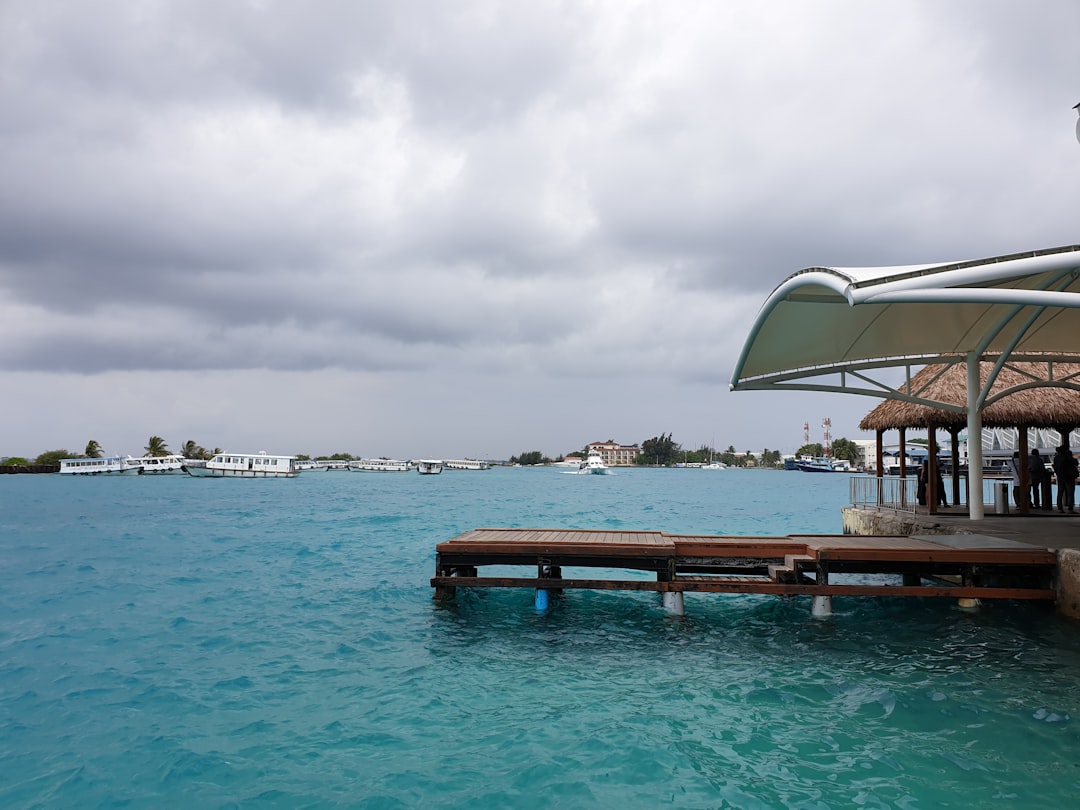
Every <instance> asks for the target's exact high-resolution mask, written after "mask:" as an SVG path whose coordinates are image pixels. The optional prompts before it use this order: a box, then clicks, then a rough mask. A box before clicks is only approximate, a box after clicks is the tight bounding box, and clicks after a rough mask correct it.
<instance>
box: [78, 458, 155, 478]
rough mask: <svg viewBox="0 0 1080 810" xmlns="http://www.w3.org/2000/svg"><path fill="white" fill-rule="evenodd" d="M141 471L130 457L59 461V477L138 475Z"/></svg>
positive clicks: (136, 462)
mask: <svg viewBox="0 0 1080 810" xmlns="http://www.w3.org/2000/svg"><path fill="white" fill-rule="evenodd" d="M141 471H142V467H141V466H139V464H138V461H137V460H136V459H133V458H132V457H131V456H102V457H101V458H62V459H60V474H61V475H138V474H139V473H140V472H141Z"/></svg>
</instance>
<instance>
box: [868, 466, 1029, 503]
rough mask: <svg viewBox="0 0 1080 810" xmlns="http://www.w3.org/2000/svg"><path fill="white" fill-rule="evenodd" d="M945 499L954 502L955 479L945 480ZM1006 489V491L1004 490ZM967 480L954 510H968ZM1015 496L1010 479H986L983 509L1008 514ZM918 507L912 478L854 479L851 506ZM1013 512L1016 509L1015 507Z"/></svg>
mask: <svg viewBox="0 0 1080 810" xmlns="http://www.w3.org/2000/svg"><path fill="white" fill-rule="evenodd" d="M944 483H945V493H946V497H947V498H948V500H949V501H950V502H952V491H953V490H952V478H951V476H945V479H944ZM1002 487H1004V489H1002ZM968 491H969V490H968V478H967V475H966V474H961V476H960V502H959V504H953V506H957V505H960V506H965V505H966V504H967V502H968ZM1011 494H1012V486H1011V482H1010V479H1008V478H999V477H988V478H984V479H983V482H982V493H981V495H982V499H983V505H984V508H985V509H986V511H987V512H989V513H993V512H1007V511H1009V508H1010V507H1009V498H1010V496H1011ZM918 503H919V493H918V479H916V478H915V477H913V476H908V477H906V478H900V477H898V476H895V475H886V476H884V477H883V478H877V477H876V476H873V475H866V476H861V475H856V476H852V477H851V505H852V506H856V507H863V508H874V509H893V510H895V511H897V512H915V510H916V506H917V505H918ZM1012 508H1013V509H1015V508H1016V507H1015V506H1013V507H1012Z"/></svg>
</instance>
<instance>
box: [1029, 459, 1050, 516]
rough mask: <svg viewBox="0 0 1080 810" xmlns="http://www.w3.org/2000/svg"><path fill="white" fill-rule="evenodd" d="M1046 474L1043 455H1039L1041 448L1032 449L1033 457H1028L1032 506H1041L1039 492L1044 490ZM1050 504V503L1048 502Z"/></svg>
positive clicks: (1035, 507) (1034, 507)
mask: <svg viewBox="0 0 1080 810" xmlns="http://www.w3.org/2000/svg"><path fill="white" fill-rule="evenodd" d="M1044 475H1046V465H1045V464H1044V463H1043V457H1042V456H1041V455H1039V448H1038V447H1033V448H1032V449H1031V458H1029V459H1028V478H1029V483H1030V484H1031V508H1032V509H1038V508H1039V493H1040V492H1042V480H1043V476H1044ZM1047 506H1049V504H1047Z"/></svg>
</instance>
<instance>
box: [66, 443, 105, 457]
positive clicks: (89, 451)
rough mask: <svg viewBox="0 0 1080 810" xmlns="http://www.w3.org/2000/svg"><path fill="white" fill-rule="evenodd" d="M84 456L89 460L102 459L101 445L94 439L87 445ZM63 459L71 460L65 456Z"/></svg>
mask: <svg viewBox="0 0 1080 810" xmlns="http://www.w3.org/2000/svg"><path fill="white" fill-rule="evenodd" d="M83 455H84V456H86V457H87V458H101V445H100V444H98V443H97V442H96V441H95V440H94V439H91V440H90V441H88V442H87V443H86V450H85V451H83ZM63 458H69V457H68V456H64V457H63Z"/></svg>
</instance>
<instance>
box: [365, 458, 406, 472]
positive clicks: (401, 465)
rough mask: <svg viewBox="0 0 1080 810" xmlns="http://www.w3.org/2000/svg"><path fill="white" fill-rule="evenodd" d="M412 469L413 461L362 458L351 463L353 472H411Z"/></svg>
mask: <svg viewBox="0 0 1080 810" xmlns="http://www.w3.org/2000/svg"><path fill="white" fill-rule="evenodd" d="M412 467H413V465H412V462H411V461H398V460H397V459H392V458H370V459H368V458H361V459H358V460H356V461H350V462H349V469H350V470H352V471H353V472H387V473H389V472H409V471H410V470H412Z"/></svg>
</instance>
